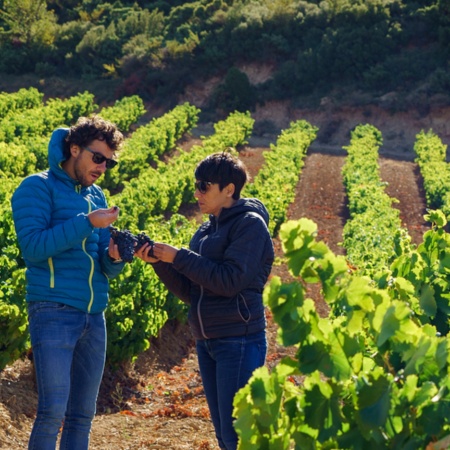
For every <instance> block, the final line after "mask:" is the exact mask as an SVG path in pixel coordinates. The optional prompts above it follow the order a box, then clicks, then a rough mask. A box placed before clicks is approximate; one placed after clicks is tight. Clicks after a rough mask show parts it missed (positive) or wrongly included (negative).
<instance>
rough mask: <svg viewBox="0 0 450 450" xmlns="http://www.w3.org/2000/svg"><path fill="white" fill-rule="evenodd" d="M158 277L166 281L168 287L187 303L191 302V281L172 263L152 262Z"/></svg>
mask: <svg viewBox="0 0 450 450" xmlns="http://www.w3.org/2000/svg"><path fill="white" fill-rule="evenodd" d="M152 266H153V269H154V270H155V273H156V275H158V278H159V279H160V280H161V281H162V282H163V283H164V285H165V286H166V288H167V289H168V290H169V291H170V292H172V294H173V295H175V296H176V297H178V298H179V299H180V300H182V301H183V302H185V303H190V302H191V300H190V296H189V293H190V288H191V282H190V280H189V279H188V278H187V277H185V276H184V275H182V274H180V273H179V272H178V271H177V270H175V269H174V268H173V267H172V264H169V263H165V262H162V261H159V262H156V263H153V264H152Z"/></svg>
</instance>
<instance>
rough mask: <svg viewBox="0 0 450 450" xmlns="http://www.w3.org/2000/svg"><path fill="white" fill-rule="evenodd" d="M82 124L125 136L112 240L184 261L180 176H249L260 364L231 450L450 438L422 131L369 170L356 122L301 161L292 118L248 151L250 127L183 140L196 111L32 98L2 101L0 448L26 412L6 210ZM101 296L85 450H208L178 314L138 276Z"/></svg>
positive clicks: (436, 194)
mask: <svg viewBox="0 0 450 450" xmlns="http://www.w3.org/2000/svg"><path fill="white" fill-rule="evenodd" d="M93 112H97V113H99V114H100V115H102V116H103V117H105V118H108V119H110V120H113V121H114V122H116V123H117V124H118V125H119V127H120V128H121V129H122V130H123V131H124V132H125V133H126V134H127V139H126V142H125V148H124V150H123V152H122V155H121V159H120V165H119V166H118V167H117V169H118V170H115V171H110V172H108V173H107V176H105V177H104V178H103V179H102V180H101V182H100V185H101V186H102V187H103V189H104V190H105V191H106V193H107V194H108V198H109V202H110V204H116V205H118V206H119V207H120V208H121V215H120V220H119V221H118V222H117V226H118V227H119V228H127V229H130V230H131V231H132V232H134V233H137V232H140V231H145V232H146V233H147V234H148V235H149V236H151V237H152V238H153V239H154V240H161V241H169V242H172V243H174V244H175V245H186V244H187V242H188V239H189V237H190V235H191V234H192V232H193V230H194V229H195V228H196V226H197V221H198V220H200V219H201V218H200V217H198V214H197V213H196V209H195V201H194V198H193V189H194V188H193V181H194V180H193V179H192V174H193V168H194V167H195V164H196V163H197V162H198V161H199V160H200V159H202V158H203V157H204V155H206V154H208V153H211V152H213V151H220V150H223V149H225V148H230V147H231V148H233V149H234V150H233V151H236V152H238V151H239V155H240V157H241V158H242V159H243V160H244V162H246V163H247V164H248V166H249V168H250V171H251V173H252V178H253V180H252V182H251V183H250V184H249V186H247V188H246V191H245V193H244V195H245V196H256V197H258V198H260V199H261V200H262V201H263V202H264V203H265V204H266V206H267V207H268V209H269V211H270V214H271V220H272V222H271V232H272V233H273V237H274V243H275V246H276V249H277V255H278V259H277V263H276V266H275V267H274V270H273V275H272V278H271V281H270V283H269V284H268V286H267V289H266V291H265V301H266V304H267V306H268V307H269V308H268V322H269V341H270V346H269V355H268V363H267V368H264V369H261V370H259V371H257V373H255V376H254V378H253V379H252V380H251V383H250V384H249V385H248V387H247V388H245V389H244V390H243V391H242V393H241V394H239V395H238V396H237V397H236V403H235V404H236V415H237V417H238V421H237V429H238V432H239V434H240V435H241V436H242V440H243V442H244V443H245V444H244V445H243V446H242V448H243V449H262V448H268V449H269V448H279V449H284V448H286V449H288V448H294V447H293V443H294V442H296V443H297V445H298V446H299V447H298V448H300V447H301V448H311V449H312V448H355V449H356V448H357V449H362V448H364V449H368V448H374V449H375V448H377V449H380V448H386V449H388V448H392V449H394V448H395V449H397V448H405V449H406V448H425V447H426V446H427V445H428V444H430V443H432V442H435V441H439V440H442V439H445V438H446V437H447V435H449V434H450V431H449V430H448V424H447V419H446V418H447V417H449V414H448V400H449V396H450V392H449V388H450V385H449V383H450V380H449V379H448V364H449V363H448V361H449V360H450V356H449V350H450V348H449V344H448V340H447V338H446V335H447V333H448V321H447V319H446V317H447V313H448V311H449V308H450V306H449V299H448V294H447V292H448V281H447V277H448V271H449V270H450V258H449V250H448V247H449V245H450V241H449V238H448V235H447V233H446V232H445V226H446V220H445V216H446V215H448V214H449V213H450V210H449V208H450V205H449V202H450V197H449V196H448V195H447V193H448V192H449V189H448V184H449V183H450V179H449V175H447V173H448V171H449V169H448V165H447V163H446V158H445V156H446V148H445V146H444V145H443V143H442V142H441V140H440V139H439V137H438V136H437V135H435V134H433V133H432V132H431V131H430V132H428V131H424V132H421V133H418V135H417V138H416V142H415V145H414V152H415V155H416V162H408V161H397V160H389V159H387V158H384V159H383V158H380V157H379V153H378V150H379V147H380V145H381V143H382V139H383V137H382V134H381V132H380V131H379V130H377V129H376V128H375V127H373V126H372V125H368V124H365V125H363V124H362V125H360V126H358V127H356V128H355V129H354V130H353V131H352V134H351V139H350V141H349V142H348V145H347V146H345V147H344V148H343V149H342V150H341V151H339V152H337V153H334V154H327V153H321V152H320V151H314V152H313V151H310V147H311V144H312V143H313V142H314V140H315V138H316V135H317V128H316V127H314V126H313V125H311V124H309V123H308V122H306V121H304V120H299V121H296V122H292V123H291V124H290V126H289V127H288V128H286V129H284V130H283V131H282V132H281V133H280V135H279V136H278V138H277V139H276V141H274V142H273V143H270V145H268V146H267V147H266V148H253V147H251V146H250V145H249V144H248V142H249V139H250V137H251V135H252V127H253V124H254V120H253V119H252V117H251V115H250V114H249V113H237V112H236V113H232V114H230V115H229V116H228V117H227V118H226V119H225V120H224V121H221V122H217V123H216V124H214V132H213V133H212V134H210V135H208V136H201V137H200V138H199V139H194V138H193V137H192V131H193V130H194V129H195V127H196V126H197V124H198V115H199V112H200V111H199V110H198V109H197V108H196V107H194V106H192V105H190V104H188V103H186V104H183V105H179V106H177V107H175V108H174V109H173V110H171V111H169V112H168V113H166V114H164V115H163V116H161V117H158V118H155V119H153V120H151V121H150V122H148V123H141V122H140V117H142V116H143V114H144V112H145V108H144V105H143V103H142V101H141V100H140V99H139V97H136V96H134V97H128V98H123V99H122V100H119V101H117V103H116V104H115V105H114V106H111V107H107V108H103V109H99V108H98V106H97V105H95V103H94V99H93V96H92V95H90V94H89V93H83V94H80V95H78V96H76V97H73V98H70V99H68V100H64V101H63V100H56V99H55V100H50V101H48V102H46V103H45V104H44V102H43V100H42V95H41V94H39V92H37V91H35V90H33V89H30V90H22V91H19V92H17V93H15V94H2V95H0V146H1V147H2V151H1V152H0V176H1V177H2V181H3V182H2V184H1V186H0V205H1V206H0V230H1V234H0V248H1V250H2V251H1V254H0V259H1V263H0V272H1V280H2V282H1V285H0V321H1V327H0V349H1V353H0V368H2V369H3V370H2V381H1V382H2V385H1V391H0V398H1V404H0V408H1V409H0V411H1V415H0V422H1V423H2V426H1V429H2V431H1V433H2V434H0V443H1V444H2V447H1V448H11V449H15V448H25V447H26V440H27V436H28V433H29V430H30V427H31V423H32V419H33V414H34V411H33V408H35V404H36V396H35V393H34V392H33V389H34V387H33V380H32V373H31V366H30V363H29V361H28V359H26V358H25V359H24V358H23V355H25V354H27V352H28V351H29V342H28V335H27V330H26V314H25V304H24V288H25V283H24V266H23V261H22V259H21V256H20V252H19V251H18V248H17V242H16V238H15V233H14V229H13V225H12V219H11V211H10V205H9V201H10V197H11V194H12V192H13V190H14V188H15V187H16V186H17V185H18V183H19V182H20V180H21V179H22V178H23V177H24V176H26V175H28V174H30V173H34V172H36V171H40V170H45V168H46V145H47V142H48V138H49V134H50V133H51V131H53V129H54V128H56V127H58V126H61V125H66V126H67V125H69V124H71V123H72V122H73V121H74V120H76V118H77V117H78V116H79V115H86V114H91V113H93ZM427 208H430V211H429V214H428V222H426V221H425V220H424V218H423V216H424V214H425V213H426V210H427ZM438 209H439V210H438ZM435 210H436V211H435ZM441 211H442V212H441ZM424 233H426V234H425V239H423V237H424ZM344 255H345V257H344ZM287 268H289V271H290V272H288V270H287ZM110 295H111V301H110V307H109V308H108V311H107V321H108V333H109V336H108V358H109V359H108V368H107V371H106V372H105V377H104V383H103V386H102V392H101V398H100V399H99V415H98V417H97V418H96V421H95V422H94V428H93V436H92V448H94V449H109V448H117V449H128V448H130V449H131V448H133V449H135V448H142V449H144V448H163V447H164V448H174V449H188V448H191V449H214V448H216V447H215V443H214V437H213V433H212V428H211V425H210V424H209V421H208V413H207V409H206V404H205V402H204V398H203V396H202V390H201V383H200V380H199V378H198V372H197V369H196V365H195V355H194V354H193V349H192V341H191V338H190V335H189V331H188V330H187V329H186V325H185V324H184V323H183V318H184V316H185V309H184V306H183V305H182V304H181V303H180V302H179V301H178V300H177V299H176V298H174V297H173V296H171V295H169V294H168V293H167V291H166V290H165V288H164V287H163V286H162V285H161V284H160V283H159V282H158V280H157V279H156V277H155V276H154V275H153V272H152V269H151V267H149V266H148V265H145V264H143V263H142V262H141V261H134V262H133V263H132V264H129V265H127V266H126V269H125V270H124V272H123V274H122V275H121V276H120V277H119V278H118V279H117V280H113V282H112V284H111V294H110ZM309 297H311V299H312V300H311V299H309ZM277 330H278V332H277ZM277 334H279V338H280V343H278V342H276V335H277ZM150 343H152V344H151V345H150ZM286 355H289V356H286ZM117 367H119V368H120V370H115V369H116V368H117ZM268 368H270V369H271V370H270V371H268V370H267V369H268ZM14 388H15V389H14ZM296 448H297V447H296ZM435 448H439V447H435Z"/></svg>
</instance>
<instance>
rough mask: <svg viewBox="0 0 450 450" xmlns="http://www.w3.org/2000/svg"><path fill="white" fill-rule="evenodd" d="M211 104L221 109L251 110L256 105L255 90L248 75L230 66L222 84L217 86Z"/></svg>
mask: <svg viewBox="0 0 450 450" xmlns="http://www.w3.org/2000/svg"><path fill="white" fill-rule="evenodd" d="M212 102H213V105H214V106H215V107H216V108H218V109H220V110H223V111H226V112H230V111H241V112H244V111H252V110H253V109H254V108H255V106H256V92H255V89H254V87H253V86H252V85H251V84H250V80H249V79H248V76H247V75H246V74H245V73H244V72H241V71H240V70H239V69H238V68H236V67H232V68H230V69H229V70H228V72H227V74H226V75H225V80H224V83H223V84H220V85H218V86H217V88H216V90H215V92H214V94H213V98H212Z"/></svg>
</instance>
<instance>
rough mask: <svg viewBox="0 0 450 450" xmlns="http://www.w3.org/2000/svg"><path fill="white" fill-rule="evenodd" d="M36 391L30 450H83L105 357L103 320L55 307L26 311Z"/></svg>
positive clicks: (34, 304) (40, 305) (33, 306)
mask: <svg viewBox="0 0 450 450" xmlns="http://www.w3.org/2000/svg"><path fill="white" fill-rule="evenodd" d="M28 316H29V328H30V335H31V345H32V349H33V358H34V365H35V370H36V380H37V386H38V396H39V400H38V410H37V416H36V420H35V422H34V426H33V430H32V432H31V437H30V441H29V446H28V448H29V449H30V450H31V449H33V450H54V449H55V447H56V441H57V436H58V432H59V429H60V428H61V427H63V432H62V435H61V443H60V448H61V449H64V450H84V449H87V448H88V446H89V434H90V430H91V425H92V420H93V418H94V415H95V408H96V403H97V395H98V390H99V386H100V382H101V379H102V375H103V369H104V365H105V354H106V327H105V318H104V314H103V313H100V314H87V313H84V312H83V311H80V310H78V309H75V308H72V307H70V306H66V305H64V304H61V303H53V302H31V303H29V305H28Z"/></svg>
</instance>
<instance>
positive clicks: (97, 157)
mask: <svg viewBox="0 0 450 450" xmlns="http://www.w3.org/2000/svg"><path fill="white" fill-rule="evenodd" d="M81 148H82V149H83V150H87V151H88V152H90V153H92V162H94V163H95V164H103V163H104V162H105V161H106V168H107V169H112V168H113V167H115V166H116V165H117V161H116V160H114V159H109V158H107V157H106V156H103V155H102V154H101V153H99V152H94V150H92V149H90V148H89V147H81Z"/></svg>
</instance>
